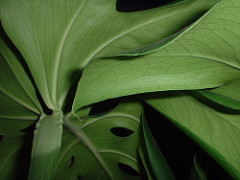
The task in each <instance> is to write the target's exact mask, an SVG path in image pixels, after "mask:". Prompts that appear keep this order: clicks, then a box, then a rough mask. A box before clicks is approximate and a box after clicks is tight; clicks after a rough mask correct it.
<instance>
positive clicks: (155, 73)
mask: <svg viewBox="0 0 240 180" xmlns="http://www.w3.org/2000/svg"><path fill="white" fill-rule="evenodd" d="M239 10H240V1H239V0H234V1H231V0H223V1H221V2H220V3H218V4H217V5H216V6H215V7H213V8H212V9H211V10H210V11H209V12H208V13H207V14H205V15H204V17H202V18H201V19H200V20H199V21H197V22H196V23H195V24H194V25H192V26H190V28H188V29H186V30H185V31H183V32H182V34H180V35H178V36H177V37H176V38H175V39H174V40H171V41H170V42H169V43H168V44H167V45H165V46H164V47H162V48H160V49H159V50H158V51H156V52H154V53H151V54H148V55H146V56H138V57H135V58H132V59H131V60H126V59H125V60H124V59H111V58H109V59H97V60H94V61H92V62H91V63H90V64H89V66H87V68H85V71H84V72H83V76H82V79H81V81H80V83H79V87H78V91H77V96H76V102H75V103H74V111H75V110H77V109H78V108H80V107H82V106H85V105H88V104H91V103H94V102H96V101H101V100H104V99H106V98H111V97H112V98H113V97H118V96H126V95H131V94H137V93H144V92H153V91H166V90H182V89H204V88H214V87H218V86H222V85H224V84H225V83H227V82H230V81H232V80H235V79H239V78H240V71H239V69H240V60H239V59H240V56H239V53H238V52H239V51H240V49H239V47H240V30H239V29H240V26H239V22H240V15H239V13H238V12H239ZM85 89H88V91H85ZM79 99H81V101H79Z"/></svg>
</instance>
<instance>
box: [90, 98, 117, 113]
mask: <svg viewBox="0 0 240 180" xmlns="http://www.w3.org/2000/svg"><path fill="white" fill-rule="evenodd" d="M118 104H119V99H109V100H106V101H102V102H99V103H96V104H94V105H93V107H92V109H91V110H90V112H89V113H88V115H89V116H95V115H98V114H102V113H106V112H109V111H111V110H113V109H114V108H115V107H117V105H118Z"/></svg>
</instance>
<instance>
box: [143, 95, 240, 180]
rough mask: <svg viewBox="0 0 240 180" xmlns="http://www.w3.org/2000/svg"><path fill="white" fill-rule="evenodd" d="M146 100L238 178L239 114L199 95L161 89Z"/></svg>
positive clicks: (239, 166) (239, 174)
mask: <svg viewBox="0 0 240 180" xmlns="http://www.w3.org/2000/svg"><path fill="white" fill-rule="evenodd" d="M147 102H148V103H149V104H150V105H151V106H153V107H154V108H156V109H157V110H158V111H159V112H161V113H162V114H163V115H165V116H167V117H168V118H169V119H170V120H171V121H172V122H173V123H174V124H175V125H177V126H178V127H179V128H180V129H182V131H184V132H185V133H187V134H188V135H189V136H190V137H192V138H193V139H194V140H195V141H196V142H197V143H198V144H199V145H200V146H202V147H203V148H204V149H205V150H206V151H207V152H208V153H209V154H210V155H211V156H212V157H214V158H215V159H216V160H217V161H218V162H219V163H220V164H221V165H222V166H223V167H224V168H225V169H226V170H227V171H228V172H229V173H230V174H231V176H233V177H234V178H235V179H239V178H240V165H239V156H240V153H239V152H240V143H239V142H240V121H239V120H240V113H239V111H229V110H227V109H219V108H218V107H215V106H214V105H213V106H212V104H211V102H210V101H207V99H205V100H204V99H203V98H202V96H200V97H199V96H197V94H195V93H194V96H193V95H188V94H186V93H183V92H177V91H175V92H162V93H159V94H156V95H152V97H151V98H149V99H148V100H147Z"/></svg>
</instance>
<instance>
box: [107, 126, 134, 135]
mask: <svg viewBox="0 0 240 180" xmlns="http://www.w3.org/2000/svg"><path fill="white" fill-rule="evenodd" d="M110 131H111V132H112V133H113V134H114V135H115V136H118V137H128V136H130V135H131V134H132V133H133V131H132V130H130V129H127V128H123V127H115V128H112V129H111V130H110Z"/></svg>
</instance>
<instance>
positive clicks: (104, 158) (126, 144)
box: [55, 102, 142, 180]
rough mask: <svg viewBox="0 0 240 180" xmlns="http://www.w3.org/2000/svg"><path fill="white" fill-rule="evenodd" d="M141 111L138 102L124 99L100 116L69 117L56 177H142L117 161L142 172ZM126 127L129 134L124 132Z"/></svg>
mask: <svg viewBox="0 0 240 180" xmlns="http://www.w3.org/2000/svg"><path fill="white" fill-rule="evenodd" d="M141 113H142V106H141V105H140V104H139V103H135V102H122V103H120V104H119V105H118V106H117V107H116V108H115V109H113V110H112V111H110V112H108V113H105V114H103V115H99V116H97V117H89V118H86V119H84V120H81V119H78V118H76V116H71V117H70V118H69V117H66V118H65V121H64V125H65V127H66V129H67V130H68V131H66V130H65V131H64V133H63V141H62V147H61V151H60V154H59V160H58V166H57V171H56V173H55V179H56V180H58V179H76V178H79V179H104V180H105V179H106V180H107V179H114V180H123V179H140V176H137V174H136V176H131V175H129V174H128V173H126V172H124V171H123V170H122V169H120V168H119V165H118V163H122V164H124V165H127V166H129V167H131V168H132V169H134V170H135V171H137V172H139V169H138V162H137V148H138V146H139V128H140V118H141ZM126 129H127V132H128V133H127V134H125V133H123V132H122V131H126ZM131 133H132V134H131ZM120 167H121V165H120ZM133 175H134V174H133Z"/></svg>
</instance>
